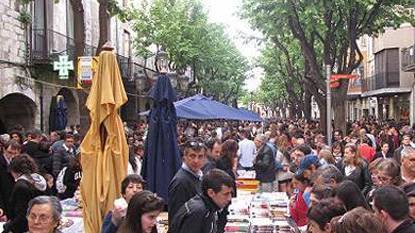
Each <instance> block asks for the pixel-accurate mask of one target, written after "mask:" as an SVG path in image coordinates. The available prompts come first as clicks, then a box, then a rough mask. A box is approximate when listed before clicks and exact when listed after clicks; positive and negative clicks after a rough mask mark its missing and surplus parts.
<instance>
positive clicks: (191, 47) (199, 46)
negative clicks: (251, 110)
mask: <svg viewBox="0 0 415 233" xmlns="http://www.w3.org/2000/svg"><path fill="white" fill-rule="evenodd" d="M132 17H133V18H134V20H133V21H134V24H133V25H134V30H135V31H136V36H135V48H136V51H137V54H138V55H140V56H143V57H144V58H148V57H150V56H152V55H153V54H152V52H151V50H150V46H151V45H156V46H157V47H158V48H163V49H165V50H166V52H167V54H168V57H169V60H170V68H171V69H173V70H176V71H178V72H183V71H184V70H185V69H186V68H187V67H191V68H192V69H193V72H194V76H195V82H194V83H193V87H194V88H195V89H199V90H203V92H204V93H206V94H208V95H212V96H214V97H215V98H216V99H218V100H221V101H223V102H227V103H234V104H235V103H236V98H235V97H236V96H239V93H240V92H241V90H242V88H241V87H242V85H243V81H244V79H245V72H246V71H247V69H248V65H247V62H246V60H245V58H244V57H243V56H242V55H241V54H240V53H239V51H238V50H237V48H236V47H235V45H234V44H233V43H232V42H231V40H230V39H229V38H228V37H227V35H226V34H225V32H224V28H223V26H221V25H218V24H213V23H209V22H208V17H207V13H206V12H205V10H204V9H203V5H202V3H201V1H200V0H196V1H195V0H176V1H170V0H155V1H152V2H151V3H147V2H143V3H142V4H141V7H140V8H139V9H135V10H134V12H133V13H132Z"/></svg>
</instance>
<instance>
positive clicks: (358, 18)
mask: <svg viewBox="0 0 415 233" xmlns="http://www.w3.org/2000/svg"><path fill="white" fill-rule="evenodd" d="M411 3H413V1H412V0H389V1H384V0H347V1H346V0H336V1H331V0H321V1H320V0H319V1H317V0H311V1H310V0H275V1H268V0H244V1H243V13H242V16H243V17H244V18H247V19H249V21H250V22H251V24H252V25H253V27H255V28H257V29H259V30H260V31H261V32H263V33H264V35H265V36H266V37H267V38H274V37H278V36H281V34H282V33H285V32H287V31H289V32H290V33H291V34H292V35H293V37H294V38H295V39H296V41H297V42H298V43H299V45H300V46H301V53H302V55H303V56H304V59H305V70H306V72H307V73H306V75H305V77H304V83H305V85H306V86H307V89H308V90H309V91H310V92H311V93H312V95H313V96H314V97H315V100H316V102H317V104H318V106H319V108H320V122H321V125H322V126H325V124H326V119H325V118H326V95H325V93H326V83H325V74H324V69H323V64H327V65H331V67H333V68H332V71H333V73H339V74H350V73H352V72H353V70H354V69H356V68H357V67H358V66H359V65H360V63H361V61H362V59H363V56H362V53H361V51H360V49H359V47H358V45H357V40H358V39H359V38H360V37H361V36H363V35H365V34H366V35H370V36H375V35H377V34H378V33H380V32H382V31H383V30H384V28H385V27H394V28H397V27H399V26H400V25H401V24H402V23H403V22H412V23H413V22H414V17H413V13H411V11H410V10H408V9H407V8H405V7H406V6H409V4H411ZM347 86H348V81H347V80H343V81H342V82H341V86H340V88H338V89H336V90H334V91H333V96H332V97H333V108H334V119H335V121H334V123H335V127H336V128H339V129H342V130H343V131H345V126H346V125H345V115H346V114H345V111H346V108H345V100H346V95H347ZM324 128H325V127H324Z"/></svg>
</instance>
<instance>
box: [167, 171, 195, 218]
mask: <svg viewBox="0 0 415 233" xmlns="http://www.w3.org/2000/svg"><path fill="white" fill-rule="evenodd" d="M200 185H201V180H200V179H199V178H198V177H196V176H195V175H194V174H192V173H190V172H189V171H186V170H185V169H183V168H180V169H179V170H178V171H177V173H176V175H175V176H174V177H173V179H172V180H171V182H170V185H169V205H168V208H169V225H170V223H171V220H172V219H173V216H174V215H175V214H176V213H177V211H179V209H180V208H181V207H182V205H184V203H186V201H188V200H190V199H191V198H192V197H194V196H195V195H196V194H199V193H201V187H200Z"/></svg>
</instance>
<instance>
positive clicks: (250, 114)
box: [239, 108, 262, 121]
mask: <svg viewBox="0 0 415 233" xmlns="http://www.w3.org/2000/svg"><path fill="white" fill-rule="evenodd" d="M239 111H241V112H242V113H244V114H246V115H247V116H249V117H252V118H259V119H260V120H258V121H262V119H261V117H260V116H259V115H258V113H256V112H254V111H251V110H248V109H246V108H239Z"/></svg>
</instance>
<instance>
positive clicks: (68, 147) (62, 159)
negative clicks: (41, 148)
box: [52, 134, 76, 178]
mask: <svg viewBox="0 0 415 233" xmlns="http://www.w3.org/2000/svg"><path fill="white" fill-rule="evenodd" d="M74 142H75V139H74V136H73V135H72V134H66V135H65V139H64V143H63V144H62V146H61V147H59V148H58V149H57V150H56V151H54V153H53V156H52V171H53V176H54V177H55V178H56V177H57V176H58V174H59V172H60V171H61V170H62V169H63V168H64V167H66V166H68V165H69V161H70V157H72V158H75V154H76V148H75V145H74Z"/></svg>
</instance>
